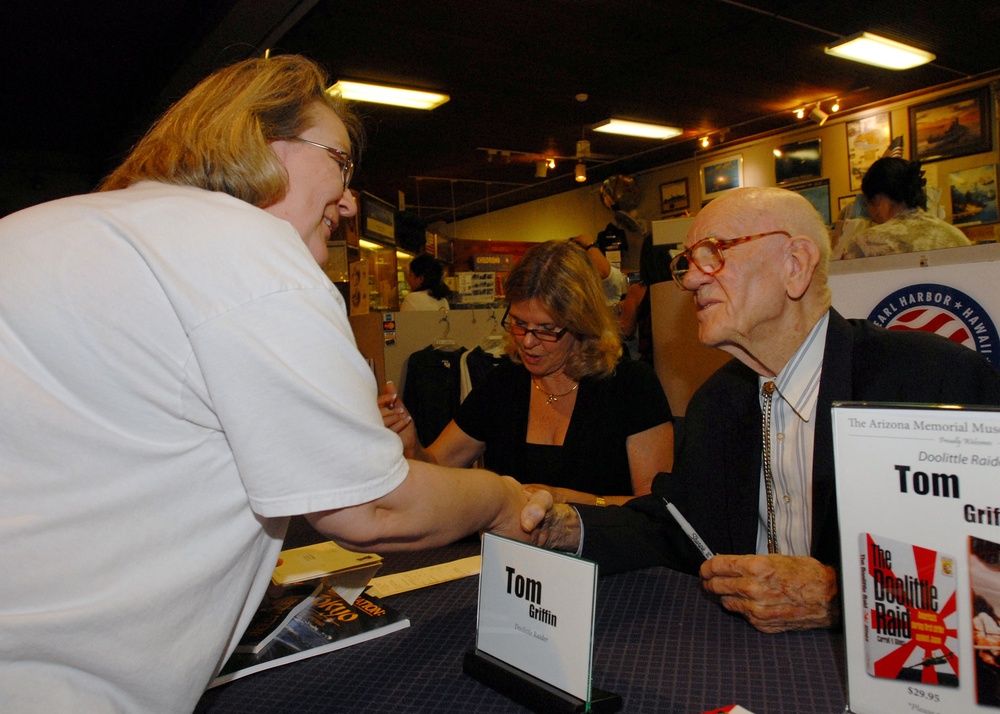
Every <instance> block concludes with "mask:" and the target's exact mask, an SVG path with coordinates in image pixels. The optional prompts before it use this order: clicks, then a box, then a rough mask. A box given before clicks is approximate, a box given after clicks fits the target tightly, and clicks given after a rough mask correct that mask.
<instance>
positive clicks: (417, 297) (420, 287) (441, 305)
mask: <svg viewBox="0 0 1000 714" xmlns="http://www.w3.org/2000/svg"><path fill="white" fill-rule="evenodd" d="M406 282H407V284H409V286H410V292H409V293H407V295H406V297H404V298H403V304H402V305H400V307H399V309H400V310H441V309H444V310H447V309H448V300H447V297H448V296H449V295H450V294H451V290H450V289H449V288H448V286H447V285H445V283H444V268H443V267H442V266H441V263H439V262H438V261H436V260H435V259H434V258H433V257H432V256H430V255H427V254H426V253H422V254H420V255H418V256H417V257H416V258H414V259H413V260H411V261H410V268H409V270H408V271H407V273H406Z"/></svg>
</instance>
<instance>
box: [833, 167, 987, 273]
mask: <svg viewBox="0 0 1000 714" xmlns="http://www.w3.org/2000/svg"><path fill="white" fill-rule="evenodd" d="M926 184H927V181H926V179H924V174H923V171H921V170H920V162H919V161H907V160H906V159H900V158H897V157H894V156H887V157H885V158H881V159H878V160H877V161H876V162H875V163H873V164H872V165H871V167H870V168H869V169H868V171H867V173H865V176H864V178H863V179H862V180H861V192H862V193H863V194H864V196H865V202H866V203H867V208H868V215H869V216H870V217H871V219H872V222H873V223H875V224H876V225H873V226H872V227H871V228H868V229H867V230H864V231H861V232H860V233H857V234H856V235H855V236H854V237H853V239H852V240H851V241H850V242H849V243H848V244H847V245H846V246H845V247H844V258H864V257H868V256H873V255H889V254H891V253H909V252H912V251H922V250H935V249H937V248H955V247H958V246H963V245H972V241H970V240H969V239H968V238H967V237H966V236H965V234H964V233H962V231H960V230H959V229H958V228H956V227H955V226H953V225H951V224H950V223H947V222H945V221H942V220H941V219H940V218H938V217H937V216H932V215H931V214H930V213H928V212H927V194H926V193H925V191H924V186H926Z"/></svg>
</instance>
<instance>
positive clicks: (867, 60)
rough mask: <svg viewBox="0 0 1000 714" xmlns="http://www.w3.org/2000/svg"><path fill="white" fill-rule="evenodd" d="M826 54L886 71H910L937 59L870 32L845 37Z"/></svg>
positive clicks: (928, 53)
mask: <svg viewBox="0 0 1000 714" xmlns="http://www.w3.org/2000/svg"><path fill="white" fill-rule="evenodd" d="M826 53H827V54H828V55H834V56H835V57H842V58H843V59H849V60H853V61H855V62H863V63H864V64H870V65H874V66H876V67H884V68H885V69H910V68H912V67H918V66H920V65H922V64H927V63H928V62H933V61H934V60H935V59H937V57H936V55H934V54H931V53H930V52H927V51H925V50H920V49H917V48H916V47H911V46H910V45H906V44H903V43H902V42H896V41H895V40H890V39H888V38H886V37H881V36H880V35H873V34H872V33H870V32H859V33H857V34H855V35H851V36H850V37H845V38H844V39H843V40H841V41H840V42H837V43H835V44H832V45H830V46H829V47H827V48H826Z"/></svg>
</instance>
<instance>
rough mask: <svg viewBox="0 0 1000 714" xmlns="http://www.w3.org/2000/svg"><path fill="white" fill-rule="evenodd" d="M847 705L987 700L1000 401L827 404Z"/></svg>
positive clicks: (927, 711)
mask: <svg viewBox="0 0 1000 714" xmlns="http://www.w3.org/2000/svg"><path fill="white" fill-rule="evenodd" d="M833 434H834V448H835V461H836V472H837V507H838V513H839V518H840V536H841V544H840V545H841V563H842V566H843V567H842V571H843V572H842V576H843V592H842V604H843V616H844V635H845V639H846V644H847V680H848V687H847V689H848V707H849V711H851V712H855V714H897V713H898V714H903V713H904V712H906V713H907V714H910V713H911V712H915V711H917V712H922V713H923V714H962V713H963V712H970V713H971V712H982V711H984V710H983V709H982V708H981V707H984V706H987V707H1000V689H998V687H997V682H1000V478H998V477H997V476H998V474H1000V409H998V410H989V409H975V410H973V409H962V408H959V407H957V406H954V405H952V406H947V405H945V406H939V407H932V406H929V405H927V406H919V405H878V404H858V403H846V404H835V405H834V408H833Z"/></svg>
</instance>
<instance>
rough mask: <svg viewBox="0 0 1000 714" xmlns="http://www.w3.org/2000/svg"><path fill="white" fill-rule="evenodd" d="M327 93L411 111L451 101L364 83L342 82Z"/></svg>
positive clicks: (447, 97)
mask: <svg viewBox="0 0 1000 714" xmlns="http://www.w3.org/2000/svg"><path fill="white" fill-rule="evenodd" d="M326 91H328V92H330V93H331V94H339V95H340V96H342V97H343V98H344V99H348V100H351V101H354V102H374V103H376V104H391V105H393V106H395V107H407V108H409V109H434V108H435V107H439V106H441V105H442V104H444V103H445V102H447V101H448V100H449V99H451V97H449V96H448V95H447V94H436V93H434V92H419V91H417V90H415V89H402V88H401V87H385V86H382V85H378V84H364V83H362V82H347V81H344V80H340V81H339V82H337V83H336V84H334V85H333V86H332V87H330V88H329V89H327V90H326Z"/></svg>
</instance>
